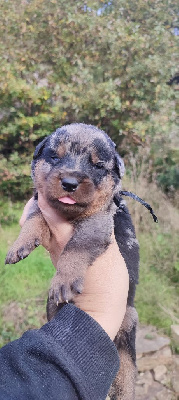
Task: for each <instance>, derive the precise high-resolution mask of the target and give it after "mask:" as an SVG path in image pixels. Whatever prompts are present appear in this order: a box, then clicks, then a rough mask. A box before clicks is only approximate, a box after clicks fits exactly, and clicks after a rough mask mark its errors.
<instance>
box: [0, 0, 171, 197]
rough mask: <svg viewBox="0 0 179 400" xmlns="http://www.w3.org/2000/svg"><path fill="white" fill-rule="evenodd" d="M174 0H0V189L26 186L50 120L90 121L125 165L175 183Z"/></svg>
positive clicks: (17, 191) (19, 190)
mask: <svg viewBox="0 0 179 400" xmlns="http://www.w3.org/2000/svg"><path fill="white" fill-rule="evenodd" d="M177 16H178V11H177V6H176V3H175V1H173V0H157V1H156V2H154V1H152V0H147V1H146V0H140V1H133V0H125V1H124V0H111V1H107V2H106V1H104V0H98V1H88V2H84V1H73V0H67V1H65V2H64V1H63V0H51V1H49V0H31V1H28V0H13V1H12V0H7V1H3V0H0V35H1V37H2V38H3V40H2V41H1V43H0V61H1V62H0V64H1V67H0V107H1V111H0V151H1V155H0V192H1V194H2V193H3V194H4V195H6V196H9V197H10V198H12V199H20V198H21V199H23V198H24V196H29V194H30V193H31V182H30V178H29V176H30V160H31V157H32V153H33V150H34V147H35V145H36V144H37V143H38V142H39V141H40V140H41V139H42V138H43V137H44V136H46V135H48V134H49V133H51V132H52V131H53V130H54V129H55V128H56V127H58V126H60V125H62V124H66V123H70V122H74V121H76V122H85V123H92V124H95V125H97V126H99V127H100V128H102V129H104V130H106V131H107V133H109V134H110V136H111V137H112V138H113V140H114V141H115V142H116V143H117V145H118V147H119V152H120V153H121V155H122V156H125V158H126V163H127V164H129V166H130V160H131V154H132V156H133V155H134V156H135V154H136V153H137V151H138V148H139V147H140V146H143V147H145V148H147V149H148V155H147V158H146V161H145V165H146V174H147V177H148V179H149V180H153V181H157V182H158V184H159V185H161V187H162V188H163V190H164V191H165V192H167V193H169V194H170V195H171V197H174V195H175V191H176V190H178V175H179V169H178V167H177V163H178V161H179V152H178V151H177V149H176V147H177V145H178V143H177V135H176V112H177V105H176V94H177V90H175V89H176V87H175V85H174V84H173V85H168V84H167V82H169V81H170V79H171V77H173V76H174V75H175V74H176V73H177V68H178V65H177V57H176V54H177V40H178V36H177V35H176V34H174V30H175V32H176V27H177Z"/></svg>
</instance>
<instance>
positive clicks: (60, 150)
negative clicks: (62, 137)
mask: <svg viewBox="0 0 179 400" xmlns="http://www.w3.org/2000/svg"><path fill="white" fill-rule="evenodd" d="M66 151H67V146H66V145H65V143H61V144H60V145H59V146H58V149H57V155H58V156H59V158H63V157H64V156H65V154H66Z"/></svg>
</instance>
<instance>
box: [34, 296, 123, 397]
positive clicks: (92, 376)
mask: <svg viewBox="0 0 179 400" xmlns="http://www.w3.org/2000/svg"><path fill="white" fill-rule="evenodd" d="M39 331H41V333H44V334H45V335H48V336H49V340H52V339H55V342H56V344H57V345H58V346H59V347H60V349H61V351H62V352H63V368H64V370H65V371H66V372H67V374H68V375H69V377H70V379H71V380H72V381H73V383H74V384H75V386H76V389H77V391H78V392H79V393H80V395H81V398H83V399H88V400H90V399H91V400H94V398H95V400H102V399H105V398H106V396H107V393H108V391H109V388H110V385H111V383H112V382H113V380H114V378H115V376H116V374H117V371H118V369H119V357H118V352H117V349H116V347H115V345H114V343H113V342H112V341H111V339H110V338H109V336H108V335H107V333H106V332H105V331H104V330H103V329H102V328H101V326H100V325H99V324H98V323H97V322H96V321H95V320H94V319H93V318H91V317H90V316H89V315H88V314H87V313H85V312H84V311H82V310H80V309H79V308H77V307H75V306H74V305H72V304H67V305H65V306H64V307H63V308H62V309H61V310H60V311H59V312H58V313H57V315H56V316H55V318H54V319H53V320H51V321H50V322H49V323H47V324H45V325H44V326H43V327H42V328H41V329H40V330H39Z"/></svg>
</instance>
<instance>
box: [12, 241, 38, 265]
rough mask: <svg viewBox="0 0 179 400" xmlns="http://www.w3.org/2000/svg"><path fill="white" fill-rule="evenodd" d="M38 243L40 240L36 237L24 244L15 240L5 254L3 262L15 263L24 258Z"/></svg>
mask: <svg viewBox="0 0 179 400" xmlns="http://www.w3.org/2000/svg"><path fill="white" fill-rule="evenodd" d="M39 245H40V241H39V239H37V238H36V239H33V240H31V241H29V242H28V243H24V244H22V243H19V241H18V240H16V242H15V243H14V244H13V246H12V247H11V249H10V250H9V252H8V254H7V256H6V259H5V264H16V263H17V262H19V261H20V260H23V259H24V258H26V257H27V256H28V255H29V254H30V253H31V251H33V250H34V249H35V248H36V247H38V246H39Z"/></svg>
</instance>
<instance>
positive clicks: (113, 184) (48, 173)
mask: <svg viewBox="0 0 179 400" xmlns="http://www.w3.org/2000/svg"><path fill="white" fill-rule="evenodd" d="M123 174H124V164H123V161H122V160H121V158H120V157H119V155H118V154H117V153H116V151H115V145H114V143H113V142H112V140H111V139H110V138H109V137H108V136H107V134H106V133H105V132H103V131H101V130H99V129H97V128H96V127H94V126H92V125H85V124H71V125H66V126H63V127H62V128H59V129H57V130H56V132H54V133H52V134H51V135H50V136H48V137H47V138H45V139H44V140H43V141H42V142H41V143H40V144H39V145H38V146H37V147H36V150H35V153H34V159H33V162H32V177H33V180H34V184H35V188H36V190H37V191H38V190H40V191H41V192H42V193H43V195H44V196H45V198H46V199H47V201H48V203H49V204H50V205H51V206H53V207H54V208H55V209H56V210H59V212H60V213H62V215H64V217H65V218H67V219H73V220H74V219H76V218H80V217H84V216H87V215H91V214H94V213H96V212H98V211H99V210H102V209H107V207H108V206H109V204H110V203H112V201H113V197H114V195H115V194H116V193H117V192H118V191H119V190H120V181H121V177H122V176H123Z"/></svg>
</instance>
